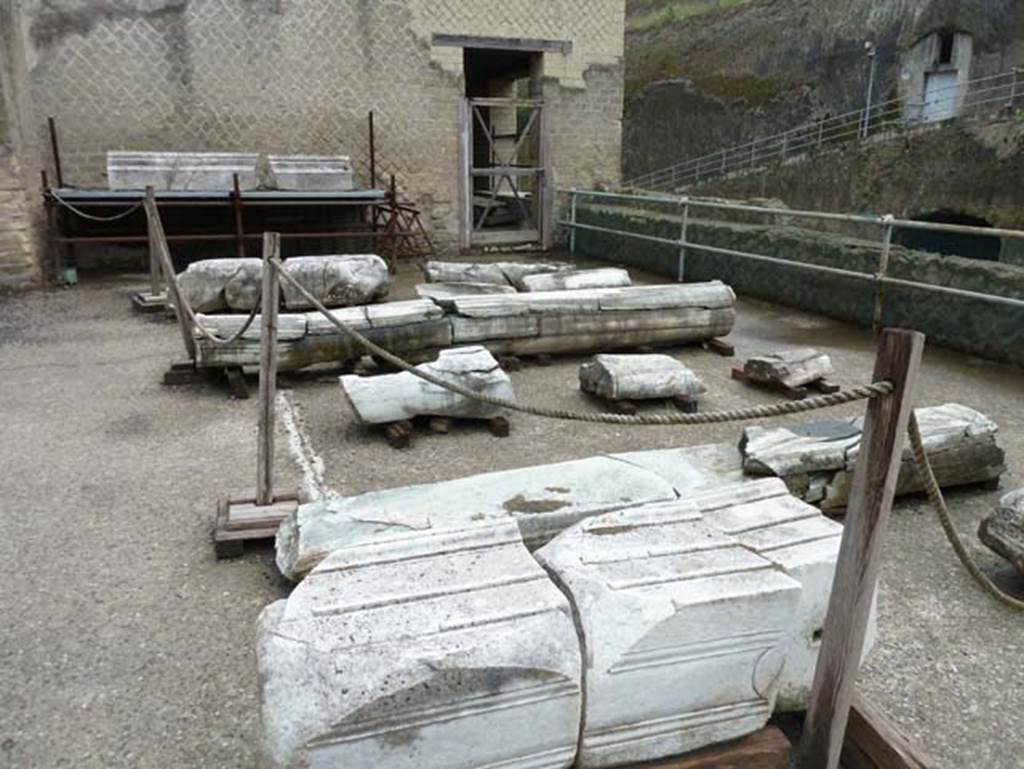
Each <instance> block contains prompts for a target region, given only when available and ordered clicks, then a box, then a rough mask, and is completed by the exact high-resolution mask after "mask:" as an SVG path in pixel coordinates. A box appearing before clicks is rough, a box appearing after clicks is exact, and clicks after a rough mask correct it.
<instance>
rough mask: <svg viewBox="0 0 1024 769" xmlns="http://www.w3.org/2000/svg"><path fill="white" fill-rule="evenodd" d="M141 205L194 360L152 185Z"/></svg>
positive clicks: (188, 328) (187, 321) (193, 350)
mask: <svg viewBox="0 0 1024 769" xmlns="http://www.w3.org/2000/svg"><path fill="white" fill-rule="evenodd" d="M143 207H144V208H145V209H146V222H147V225H148V227H149V243H150V248H152V249H154V250H155V251H156V255H157V259H158V261H159V262H160V269H161V270H162V271H163V275H164V278H165V279H166V280H167V297H168V299H170V300H171V302H172V303H173V304H174V315H175V317H177V319H178V328H179V329H180V330H181V338H182V341H183V342H184V343H185V352H187V353H188V357H189V358H191V359H192V360H193V361H194V360H195V359H196V340H195V339H194V338H193V337H192V326H191V323H190V321H189V318H188V316H187V314H186V311H185V309H184V308H185V304H184V299H183V298H182V296H181V292H180V291H179V290H178V281H177V280H176V279H175V276H174V263H173V262H172V261H171V251H170V248H168V246H167V236H166V235H165V234H164V225H163V222H161V221H160V211H159V209H157V206H156V193H155V192H154V191H153V188H152V187H146V200H145V203H144V204H143Z"/></svg>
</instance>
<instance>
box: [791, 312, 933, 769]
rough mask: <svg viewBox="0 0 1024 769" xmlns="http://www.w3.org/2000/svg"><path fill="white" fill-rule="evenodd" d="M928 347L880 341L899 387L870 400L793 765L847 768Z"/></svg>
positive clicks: (910, 334) (898, 332) (902, 335)
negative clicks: (853, 708)
mask: <svg viewBox="0 0 1024 769" xmlns="http://www.w3.org/2000/svg"><path fill="white" fill-rule="evenodd" d="M923 349H924V335H923V334H920V333H918V332H915V331H906V330H902V329H888V330H886V331H884V332H883V333H882V334H881V336H880V338H879V343H878V351H877V354H876V358H875V370H874V374H873V376H872V380H871V381H873V382H878V381H881V380H885V379H887V380H890V381H891V382H892V383H893V386H894V389H893V392H892V394H890V395H887V396H884V397H881V398H874V399H872V400H871V401H869V403H868V407H867V415H866V417H865V420H864V431H863V438H862V441H861V452H860V456H859V457H858V460H857V466H856V469H855V470H854V476H853V487H852V489H851V491H850V502H849V505H848V507H847V511H848V512H847V516H846V522H845V526H844V527H843V539H842V544H841V545H840V548H839V558H838V561H837V563H836V572H835V579H834V581H833V584H832V593H831V596H830V598H829V608H828V615H827V617H826V619H825V626H824V633H823V637H822V645H821V652H820V654H819V656H818V665H817V667H816V668H815V671H814V686H813V688H812V690H811V698H810V705H809V707H808V711H807V720H806V722H805V724H804V731H803V734H802V735H801V738H800V744H799V745H798V746H797V748H796V751H795V752H794V757H793V763H792V766H793V769H836V767H838V765H839V755H840V751H841V749H842V745H843V736H844V734H845V733H846V723H847V719H848V718H849V713H850V703H851V701H852V699H853V687H854V682H855V681H856V679H857V672H858V670H859V668H860V658H861V650H862V649H863V646H864V637H865V633H866V630H867V624H868V616H869V614H870V611H871V604H872V601H873V599H874V595H875V585H876V583H877V581H878V570H879V567H880V565H881V554H882V553H881V551H882V539H883V535H884V532H885V526H886V523H887V522H888V518H889V512H890V511H891V509H892V500H893V496H894V495H895V493H896V481H897V478H898V476H899V469H900V458H901V456H902V453H903V443H904V440H905V437H906V432H907V421H908V420H909V418H910V412H911V408H912V402H913V392H914V386H915V384H916V382H917V372H918V368H919V366H920V363H921V352H922V350H923Z"/></svg>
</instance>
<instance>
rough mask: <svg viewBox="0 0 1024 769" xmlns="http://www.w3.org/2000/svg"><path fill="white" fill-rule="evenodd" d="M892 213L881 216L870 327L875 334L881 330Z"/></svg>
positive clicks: (889, 251) (890, 245) (890, 249)
mask: <svg viewBox="0 0 1024 769" xmlns="http://www.w3.org/2000/svg"><path fill="white" fill-rule="evenodd" d="M893 221H895V220H894V218H893V215H892V214H886V215H885V216H883V217H882V222H883V224H884V226H885V231H884V234H883V236H882V252H881V253H880V254H879V255H878V272H877V274H876V275H875V311H874V320H873V321H872V324H871V328H872V330H873V331H874V332H875V334H876V335H877V334H878V333H879V332H880V331H881V330H882V309H883V305H884V301H885V286H884V284H883V282H882V281H883V279H884V278H885V274H886V273H887V272H888V271H889V255H890V254H891V253H892V233H893Z"/></svg>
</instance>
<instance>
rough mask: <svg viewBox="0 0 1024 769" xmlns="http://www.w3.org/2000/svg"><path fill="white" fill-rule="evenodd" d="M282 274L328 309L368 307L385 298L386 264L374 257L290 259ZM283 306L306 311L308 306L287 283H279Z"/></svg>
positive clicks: (361, 255) (332, 256)
mask: <svg viewBox="0 0 1024 769" xmlns="http://www.w3.org/2000/svg"><path fill="white" fill-rule="evenodd" d="M284 271H285V272H286V273H287V274H288V275H290V276H291V277H292V278H294V279H295V280H296V281H298V283H299V284H300V285H301V286H302V287H303V288H305V289H306V290H307V291H309V292H310V293H311V294H313V296H315V297H316V298H317V299H319V300H320V301H321V302H322V303H323V304H325V305H326V306H328V307H348V306H351V305H357V304H369V303H370V302H374V301H376V300H378V299H381V298H382V297H385V296H387V293H388V288H389V286H390V276H389V275H388V266H387V263H386V262H385V261H384V260H383V259H381V258H380V257H379V256H377V255H376V254H347V255H343V256H342V255H330V256H293V257H291V258H290V259H286V260H285V262H284ZM281 293H282V296H283V297H284V305H285V307H287V308H288V309H289V310H306V309H310V308H311V307H312V305H311V304H310V303H309V301H307V300H306V298H305V297H304V296H302V295H301V294H300V293H299V291H298V290H297V289H296V288H295V287H294V286H292V285H291V284H290V283H288V282H287V281H283V282H282V286H281Z"/></svg>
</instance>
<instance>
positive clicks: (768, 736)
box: [623, 726, 789, 769]
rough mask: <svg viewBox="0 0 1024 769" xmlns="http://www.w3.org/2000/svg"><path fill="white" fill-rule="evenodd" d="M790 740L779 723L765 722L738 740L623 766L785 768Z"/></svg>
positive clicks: (658, 768) (659, 768)
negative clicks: (764, 725) (675, 755)
mask: <svg viewBox="0 0 1024 769" xmlns="http://www.w3.org/2000/svg"><path fill="white" fill-rule="evenodd" d="M788 753H789V741H788V740H787V739H786V736H785V735H784V734H783V733H782V731H780V730H779V728H778V727H776V726H766V727H765V728H764V729H761V730H760V731H757V732H754V733H753V734H748V735H747V736H746V737H742V738H740V739H738V740H732V741H730V742H725V743H722V744H721V745H712V746H710V747H707V748H703V749H702V750H698V751H695V752H693V753H687V754H686V755H685V756H679V757H676V758H666V759H663V760H661V761H655V762H653V763H645V764H635V765H632V766H627V767H624V768H623V769H783V767H785V765H786V755H787V754H788Z"/></svg>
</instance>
